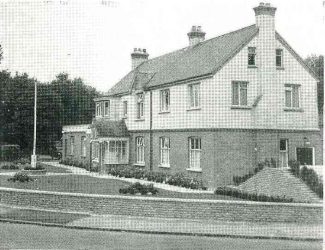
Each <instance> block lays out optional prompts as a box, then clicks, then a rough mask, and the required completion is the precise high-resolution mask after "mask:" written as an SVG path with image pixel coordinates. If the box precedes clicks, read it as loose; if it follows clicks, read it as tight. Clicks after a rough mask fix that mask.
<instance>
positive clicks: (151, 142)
mask: <svg viewBox="0 0 325 250" xmlns="http://www.w3.org/2000/svg"><path fill="white" fill-rule="evenodd" d="M149 137H150V165H149V167H150V171H152V165H153V162H152V161H153V145H152V144H153V134H152V91H151V90H150V127H149Z"/></svg>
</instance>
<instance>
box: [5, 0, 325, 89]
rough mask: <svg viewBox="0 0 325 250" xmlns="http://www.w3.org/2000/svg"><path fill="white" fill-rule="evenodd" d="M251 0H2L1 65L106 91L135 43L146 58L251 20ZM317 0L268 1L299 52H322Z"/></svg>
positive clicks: (324, 27)
mask: <svg viewBox="0 0 325 250" xmlns="http://www.w3.org/2000/svg"><path fill="white" fill-rule="evenodd" d="M259 2H260V1H256V0H245V1H244V0H218V1H217V0H116V1H110V0H89V1H85V0H84V1H80V0H79V1H77V0H74V1H73V0H70V1H69V0H68V1H60V0H52V1H51V0H47V1H43V0H35V1H24V0H19V1H18V0H17V1H15V0H11V1H5V0H0V8H1V10H0V44H1V45H2V47H3V51H4V59H3V61H2V62H1V64H0V68H1V69H8V70H9V71H10V72H16V71H18V72H20V73H23V72H27V73H28V74H29V75H30V76H32V77H35V78H37V79H38V80H40V81H51V80H53V79H54V77H55V75H57V74H58V73H60V72H67V73H69V74H70V75H71V76H72V77H81V78H82V79H84V81H85V82H86V83H87V84H89V85H91V86H93V87H95V88H97V89H98V90H100V91H107V90H108V89H109V88H110V87H111V86H112V85H114V84H115V83H116V82H117V81H118V80H119V79H120V78H122V77H123V76H124V75H125V74H126V73H127V72H128V71H129V70H130V68H131V59H130V53H131V51H132V50H133V48H134V47H137V48H146V49H147V51H148V53H149V54H150V56H149V58H152V57H156V56H159V55H162V54H164V53H167V52H170V51H173V50H176V49H179V48H182V47H185V46H187V45H188V37H187V35H186V33H187V32H188V31H189V30H190V28H191V26H192V25H201V26H202V28H203V30H204V31H205V32H206V33H207V34H206V39H209V38H212V37H215V36H218V35H221V34H223V33H226V32H229V31H233V30H236V29H239V28H242V27H245V26H248V25H251V24H253V23H255V16H254V12H253V10H252V8H253V7H255V6H257V5H258V4H259ZM323 2H324V1H323V0H286V1H284V0H273V1H270V3H271V5H273V6H275V7H277V12H276V29H277V31H278V32H279V33H280V34H281V35H282V36H283V37H284V38H285V39H286V40H287V41H288V42H289V44H290V45H291V46H292V47H293V48H294V49H295V50H296V51H297V52H298V53H299V54H300V55H301V56H302V57H306V56H307V55H310V54H324V44H325V39H324V35H325V18H324V12H325V6H324V3H323Z"/></svg>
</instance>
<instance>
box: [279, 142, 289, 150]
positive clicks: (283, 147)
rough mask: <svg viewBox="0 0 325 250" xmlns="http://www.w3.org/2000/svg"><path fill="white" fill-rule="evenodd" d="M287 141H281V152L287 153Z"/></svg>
mask: <svg viewBox="0 0 325 250" xmlns="http://www.w3.org/2000/svg"><path fill="white" fill-rule="evenodd" d="M287 144H288V140H287V139H280V152H286V151H287Z"/></svg>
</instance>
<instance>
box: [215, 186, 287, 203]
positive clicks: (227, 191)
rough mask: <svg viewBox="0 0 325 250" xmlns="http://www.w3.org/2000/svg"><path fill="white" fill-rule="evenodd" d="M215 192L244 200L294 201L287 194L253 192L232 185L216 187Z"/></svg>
mask: <svg viewBox="0 0 325 250" xmlns="http://www.w3.org/2000/svg"><path fill="white" fill-rule="evenodd" d="M215 194H219V195H226V196H232V197H236V198H240V199H243V200H251V201H263V202H288V203H289V202H293V199H292V198H286V197H285V196H282V197H280V196H275V197H274V196H267V195H262V194H253V193H246V192H243V191H241V190H238V189H234V188H230V187H219V188H217V189H216V191H215Z"/></svg>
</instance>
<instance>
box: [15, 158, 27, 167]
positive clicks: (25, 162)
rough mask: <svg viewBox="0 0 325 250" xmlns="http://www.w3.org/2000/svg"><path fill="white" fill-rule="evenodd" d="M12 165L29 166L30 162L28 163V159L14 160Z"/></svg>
mask: <svg viewBox="0 0 325 250" xmlns="http://www.w3.org/2000/svg"><path fill="white" fill-rule="evenodd" d="M14 163H16V164H21V165H25V164H30V163H31V162H30V158H20V159H17V160H15V161H14Z"/></svg>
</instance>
